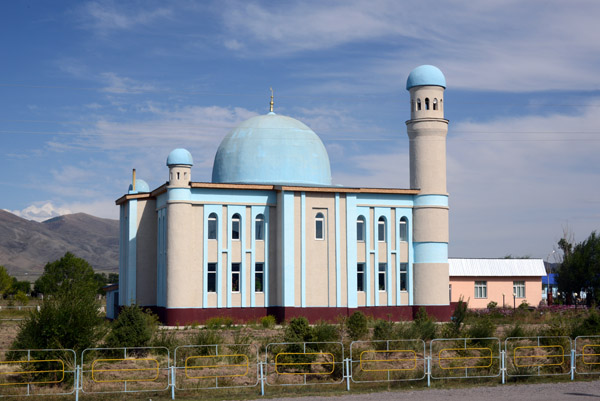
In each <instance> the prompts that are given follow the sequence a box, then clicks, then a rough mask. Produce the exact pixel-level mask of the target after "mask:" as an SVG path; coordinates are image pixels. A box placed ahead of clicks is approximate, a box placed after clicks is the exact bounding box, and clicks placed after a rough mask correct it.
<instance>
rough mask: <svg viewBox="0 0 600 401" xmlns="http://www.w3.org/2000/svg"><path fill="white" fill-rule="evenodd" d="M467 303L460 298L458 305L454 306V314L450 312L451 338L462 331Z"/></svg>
mask: <svg viewBox="0 0 600 401" xmlns="http://www.w3.org/2000/svg"><path fill="white" fill-rule="evenodd" d="M468 306H469V305H468V303H467V302H465V301H464V300H463V297H462V295H461V297H460V298H459V300H458V304H456V308H454V312H452V317H451V318H450V319H451V321H452V324H453V325H454V327H453V332H454V335H453V336H458V335H459V334H460V330H461V329H462V325H463V322H464V321H465V318H466V317H467V308H468Z"/></svg>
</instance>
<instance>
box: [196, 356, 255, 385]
mask: <svg viewBox="0 0 600 401" xmlns="http://www.w3.org/2000/svg"><path fill="white" fill-rule="evenodd" d="M235 362H238V363H235ZM249 370H250V360H249V359H248V355H245V354H230V355H208V356H190V357H187V358H186V359H185V376H186V377H187V378H188V379H211V378H213V379H214V378H218V377H221V378H226V377H241V376H247V375H248V373H249ZM195 372H198V373H200V374H199V375H198V374H197V373H196V374H194V373H195ZM203 372H206V373H203Z"/></svg>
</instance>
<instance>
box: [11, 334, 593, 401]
mask: <svg viewBox="0 0 600 401" xmlns="http://www.w3.org/2000/svg"><path fill="white" fill-rule="evenodd" d="M263 347H264V353H262V351H261V349H260V348H259V346H258V345H256V344H215V345H183V346H179V347H177V348H175V350H174V352H173V354H172V355H171V353H170V351H169V350H168V349H167V348H165V347H145V348H88V349H85V350H84V351H82V353H81V358H80V359H79V360H77V358H76V353H75V351H73V350H70V349H67V350H60V349H45V350H7V351H0V397H10V396H33V395H75V399H76V400H78V399H79V394H80V393H81V394H83V393H86V394H87V393H90V394H92V393H137V392H166V391H170V392H171V398H172V399H175V395H176V391H178V390H185V391H193V390H196V391H202V390H207V389H213V390H219V389H232V388H236V389H241V390H243V389H254V390H252V391H257V388H260V390H259V391H260V394H262V395H264V394H265V388H266V387H268V386H308V385H344V384H345V387H346V389H347V390H350V385H351V383H354V384H355V385H360V384H361V383H375V382H381V383H385V382H401V381H424V380H426V383H427V385H428V386H430V385H431V381H432V380H454V379H474V378H496V377H499V376H501V378H502V383H505V382H506V378H507V377H526V376H559V375H571V380H574V379H575V376H576V375H594V374H600V336H581V337H577V338H576V339H575V340H574V341H573V340H571V339H570V338H569V337H509V338H507V339H506V340H505V341H504V344H502V342H501V341H500V340H499V339H498V338H452V339H448V338H439V339H434V340H431V341H430V342H429V346H428V347H427V345H426V343H425V342H424V341H422V340H380V341H353V342H351V343H350V345H349V347H348V348H347V349H345V348H344V344H343V343H341V342H299V343H270V344H266V345H263Z"/></svg>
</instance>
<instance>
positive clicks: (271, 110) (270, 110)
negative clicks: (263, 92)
mask: <svg viewBox="0 0 600 401" xmlns="http://www.w3.org/2000/svg"><path fill="white" fill-rule="evenodd" d="M269 90H270V91H271V103H270V105H271V107H270V108H269V112H271V113H272V112H273V88H271V87H269Z"/></svg>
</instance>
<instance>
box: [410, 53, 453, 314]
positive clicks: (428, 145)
mask: <svg viewBox="0 0 600 401" xmlns="http://www.w3.org/2000/svg"><path fill="white" fill-rule="evenodd" d="M445 88H446V79H445V77H444V74H442V72H441V71H440V70H439V69H438V68H437V67H434V66H432V65H422V66H420V67H417V68H415V69H414V70H413V71H412V72H411V73H410V75H409V76H408V80H407V82H406V89H407V90H408V91H409V92H410V120H408V121H407V122H406V126H407V131H408V137H409V139H410V187H411V188H413V189H420V192H419V194H418V195H416V196H415V201H414V208H413V249H414V258H413V261H414V262H413V281H414V282H413V294H414V297H413V303H414V305H448V304H449V301H450V300H449V277H448V193H447V192H446V135H447V133H448V120H446V119H444V89H445Z"/></svg>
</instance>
